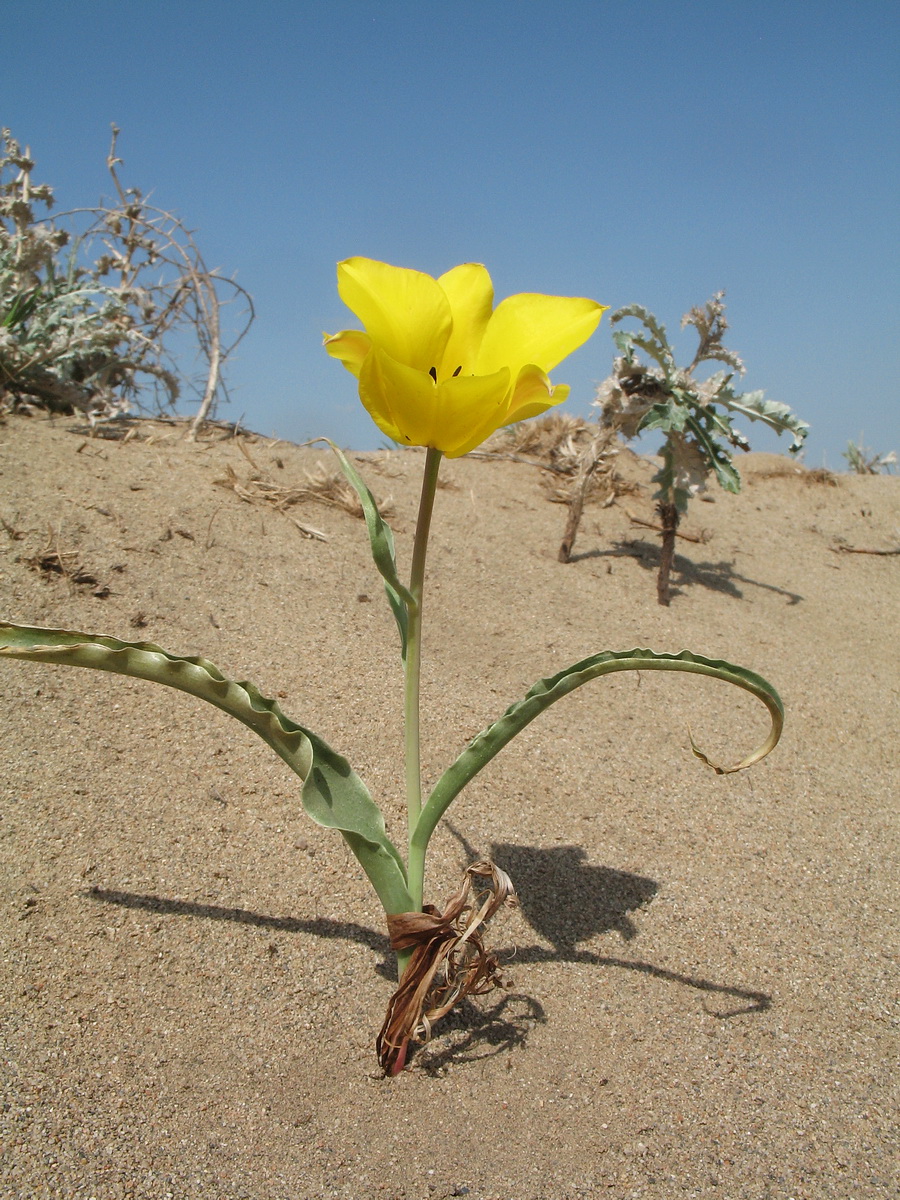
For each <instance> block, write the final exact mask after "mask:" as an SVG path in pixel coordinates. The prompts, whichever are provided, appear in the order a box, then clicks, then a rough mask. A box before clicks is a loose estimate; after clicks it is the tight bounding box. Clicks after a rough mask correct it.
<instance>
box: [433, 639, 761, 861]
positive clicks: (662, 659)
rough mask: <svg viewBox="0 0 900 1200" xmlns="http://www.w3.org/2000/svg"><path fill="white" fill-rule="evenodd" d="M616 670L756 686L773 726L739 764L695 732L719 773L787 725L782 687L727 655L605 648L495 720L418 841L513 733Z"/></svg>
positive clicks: (442, 783) (461, 761) (438, 787)
mask: <svg viewBox="0 0 900 1200" xmlns="http://www.w3.org/2000/svg"><path fill="white" fill-rule="evenodd" d="M616 671H687V672H690V673H692V674H695V675H709V676H712V677H713V678H714V679H723V680H725V681H726V682H727V683H733V684H734V685H735V686H736V687H739V688H743V689H744V690H745V691H748V692H751V693H752V694H753V695H754V696H756V697H757V698H758V699H760V700H761V701H762V702H763V704H765V706H766V708H767V709H768V710H769V716H770V718H771V721H772V728H771V730H770V732H769V736H768V738H767V739H766V740H765V742H763V744H762V745H761V746H760V747H759V748H758V749H757V750H755V751H754V752H753V753H752V754H750V755H748V756H747V757H746V758H745V759H743V760H742V761H741V762H739V763H738V764H737V766H734V767H722V766H717V765H716V764H715V763H713V762H711V761H710V759H709V758H708V757H707V756H706V755H705V754H704V753H703V752H702V751H701V750H700V749H699V748H698V747H697V745H696V744H695V743H694V740H693V738H691V748H692V750H693V752H694V754H696V756H697V757H698V758H699V759H701V761H702V762H704V763H706V764H707V765H708V766H710V767H712V769H713V770H714V771H715V772H716V773H717V774H718V775H728V774H731V773H732V772H734V771H742V770H744V769H745V768H746V767H750V766H752V765H753V764H754V763H756V762H759V761H760V759H762V758H765V756H766V755H767V754H768V753H769V752H770V751H771V750H773V749H774V748H775V746H776V745H777V744H778V739H779V738H780V737H781V730H782V727H783V725H784V707H783V705H782V703H781V700H780V699H779V696H778V693H777V692H776V691H775V689H774V688H773V687H772V685H771V684H770V683H768V682H767V681H766V680H765V679H763V678H762V676H761V675H756V674H755V673H754V672H753V671H746V670H744V669H743V668H742V667H736V666H733V665H732V664H731V663H728V662H724V661H723V660H721V659H712V658H703V657H702V656H701V655H699V654H691V653H690V652H689V651H687V650H682V651H681V653H680V654H657V653H656V652H654V651H653V650H640V649H635V650H619V651H616V650H605V651H603V652H602V653H600V654H594V655H592V656H591V657H590V658H585V659H583V660H582V661H581V662H577V663H574V664H573V665H572V666H570V667H567V668H566V669H565V670H564V671H560V672H559V674H558V675H553V676H551V677H550V678H549V679H541V680H539V681H538V682H537V683H536V684H535V685H534V687H533V688H532V689H531V691H530V692H529V693H528V695H527V696H525V697H524V699H522V700H519V701H517V703H515V704H513V705H512V706H511V707H510V708H509V709H507V711H506V712H505V713H504V714H503V716H502V717H500V719H499V720H498V721H495V722H494V723H493V725H489V726H488V728H487V729H485V730H483V731H482V732H481V733H479V734H478V736H477V737H476V738H474V739H473V740H472V741H471V742H470V743H469V745H468V746H467V747H466V749H465V750H464V751H463V752H462V754H461V755H460V756H459V758H458V759H457V760H456V762H455V763H453V764H452V765H451V766H450V767H448V768H447V770H446V771H445V772H444V774H443V775H442V776H441V778H440V779H439V780H438V782H437V783H436V784H435V787H434V790H433V791H432V793H431V795H430V796H429V798H428V801H427V802H426V804H425V806H424V808H423V809H422V813H421V816H420V817H419V823H418V825H417V827H416V830H415V833H414V834H413V837H412V842H411V844H412V846H417V847H420V846H424V845H426V844H427V842H428V839H429V837H430V836H431V834H432V832H433V830H434V828H435V826H436V825H437V823H438V821H439V820H440V819H441V817H442V815H443V814H444V812H445V811H446V810H447V808H448V806H449V805H450V804H451V803H452V802H453V800H455V798H456V797H457V796H458V795H459V793H460V792H461V791H462V789H463V788H464V787H465V786H466V784H467V783H469V782H470V781H471V780H472V779H473V778H474V777H475V776H476V775H477V774H478V772H479V771H480V770H481V769H482V767H484V766H485V765H486V764H487V763H489V762H490V760H491V759H492V758H493V757H494V755H495V754H497V753H498V751H500V750H502V749H503V747H504V746H505V745H506V744H507V742H509V741H510V740H511V739H512V738H514V737H515V736H516V734H517V733H520V732H521V731H522V730H523V729H524V728H525V726H526V725H528V724H529V723H530V722H531V721H533V720H534V718H535V717H536V716H538V714H539V713H542V712H543V711H544V709H546V708H549V707H550V705H551V704H554V703H555V702H556V701H557V700H560V699H561V698H562V697H563V696H566V695H568V693H569V692H573V691H574V690H575V689H576V688H579V687H581V685H582V684H584V683H589V682H590V680H592V679H596V678H598V676H600V675H609V674H612V673H613V672H616Z"/></svg>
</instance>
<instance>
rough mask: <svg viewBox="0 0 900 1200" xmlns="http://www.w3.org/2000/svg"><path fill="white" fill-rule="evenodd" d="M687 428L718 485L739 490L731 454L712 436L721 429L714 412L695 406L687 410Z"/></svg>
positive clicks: (726, 489) (739, 482) (736, 472)
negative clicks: (693, 409) (702, 452)
mask: <svg viewBox="0 0 900 1200" xmlns="http://www.w3.org/2000/svg"><path fill="white" fill-rule="evenodd" d="M717 426H718V429H717ZM687 428H688V429H689V430H690V431H691V433H693V435H694V437H695V439H696V441H697V444H698V445H699V446H700V447H701V448H702V450H703V451H705V457H706V459H707V462H708V463H709V465H710V466H711V467H712V469H713V470H714V471H715V473H716V478H717V479H718V481H719V483H720V485H721V486H722V487H723V488H724V489H725V491H726V492H735V493H736V492H739V491H740V490H741V477H740V475H739V474H738V470H737V467H735V465H734V463H733V462H732V461H731V455H730V454H729V453H728V451H727V450H726V449H725V447H724V446H720V445H719V443H718V442H717V441H716V439H715V436H714V430H717V431H718V432H721V431H722V430H721V422H720V421H717V420H716V414H715V413H711V412H710V410H709V409H708V408H697V409H695V411H694V412H689V414H688V419H687Z"/></svg>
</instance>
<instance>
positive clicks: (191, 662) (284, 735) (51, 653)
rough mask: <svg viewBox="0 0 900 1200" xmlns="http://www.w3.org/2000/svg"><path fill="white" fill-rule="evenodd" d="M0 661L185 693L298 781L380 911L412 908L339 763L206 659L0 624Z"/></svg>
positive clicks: (378, 823)
mask: <svg viewBox="0 0 900 1200" xmlns="http://www.w3.org/2000/svg"><path fill="white" fill-rule="evenodd" d="M0 658H19V659H25V660H26V661H29V662H43V663H56V664H61V665H64V666H71V667H91V668H93V669H94V670H97V671H112V672H114V673H115V674H118V675H129V676H131V677H132V678H134V679H147V680H150V681H151V682H153V683H161V684H163V685H165V686H166V687H172V688H177V689H178V690H179V691H182V692H188V693H189V694H190V695H192V696H197V697H198V698H199V699H201V700H206V701H207V703H209V704H213V705H215V707H216V708H220V709H222V711H223V712H226V713H228V715H229V716H232V717H235V718H236V719H237V720H238V721H240V722H242V724H244V725H246V726H247V727H248V728H249V729H252V730H253V732H254V733H256V734H258V735H259V737H261V738H262V739H263V741H264V742H266V743H267V744H268V745H269V746H271V747H272V749H273V750H274V751H275V753H276V754H278V755H279V756H280V757H281V758H283V759H284V761H285V762H286V763H287V764H288V766H289V767H290V768H291V770H292V771H294V772H295V773H296V774H297V775H299V776H300V778H301V779H302V780H303V788H302V792H301V796H302V800H303V807H304V808H305V809H306V812H307V813H308V814H309V816H310V817H312V819H313V820H314V821H316V822H317V823H318V824H319V825H324V826H325V827H327V828H331V829H337V830H339V832H340V833H342V834H343V836H344V837H345V838H346V840H347V842H348V844H349V845H350V848H351V849H352V850H353V853H354V854H355V855H356V857H357V858H358V859H359V861H360V863H361V865H362V867H363V870H364V871H365V872H366V874H367V875H368V876H369V879H370V880H371V881H372V884H373V886H374V888H375V890H376V892H377V893H378V896H379V898H380V899H381V902H382V904H383V905H384V907H385V910H386V911H387V912H406V911H408V910H409V908H410V907H411V906H412V904H411V900H410V897H409V893H408V891H407V887H406V872H405V869H404V867H403V861H402V859H401V858H400V855H399V853H398V851H397V848H396V847H395V846H394V844H393V842H391V840H390V838H388V836H387V832H386V830H385V827H384V818H383V817H382V815H381V811H380V809H379V808H378V806H377V805H376V804H375V802H374V800H373V799H372V798H371V796H370V795H369V792H368V790H367V789H366V786H365V784H364V783H363V782H362V780H361V779H360V778H359V777H358V776H357V775H356V774H355V773H354V771H353V770H352V769H351V767H350V765H349V763H348V762H347V760H346V759H345V758H342V757H341V755H339V754H338V753H336V751H334V750H332V749H331V747H330V746H328V745H327V743H325V742H323V741H322V739H321V738H319V737H317V736H316V734H314V733H311V732H310V730H308V729H305V728H304V727H303V726H302V725H298V724H297V723H296V722H295V721H292V720H291V719H290V717H287V716H285V714H284V713H283V712H282V711H281V709H280V708H279V707H278V704H277V703H276V702H275V701H274V700H269V699H267V698H266V697H264V696H262V695H261V694H260V692H259V691H258V690H257V688H256V687H254V685H253V684H252V683H246V682H235V681H234V680H231V679H227V678H226V677H225V676H224V675H223V674H222V672H221V671H220V670H219V669H218V667H216V666H214V665H213V664H212V663H211V662H209V661H208V660H207V659H205V658H200V657H181V656H179V655H175V654H170V653H169V652H168V651H167V650H163V649H162V648H161V647H160V646H156V645H154V644H153V643H152V642H120V641H118V639H116V638H111V637H104V636H103V635H97V634H87V633H78V632H75V631H73V630H67V629H41V628H36V627H32V626H26V625H12V624H6V623H0Z"/></svg>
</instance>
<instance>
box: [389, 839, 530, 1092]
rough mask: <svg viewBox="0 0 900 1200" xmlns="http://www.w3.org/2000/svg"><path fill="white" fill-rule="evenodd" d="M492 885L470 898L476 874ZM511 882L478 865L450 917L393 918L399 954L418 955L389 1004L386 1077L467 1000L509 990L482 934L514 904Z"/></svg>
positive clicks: (428, 909)
mask: <svg viewBox="0 0 900 1200" xmlns="http://www.w3.org/2000/svg"><path fill="white" fill-rule="evenodd" d="M476 876H478V877H479V878H481V879H484V880H487V881H488V883H487V887H485V888H482V889H480V890H478V891H476V892H475V894H474V895H473V896H472V897H471V899H470V893H471V892H472V886H473V882H474V879H475V877H476ZM515 902H516V894H515V890H514V888H513V885H512V880H511V879H510V877H509V876H508V875H507V874H506V872H505V871H501V870H500V868H499V867H498V866H497V865H496V864H495V863H492V862H490V861H487V860H486V861H483V862H477V863H473V864H472V866H470V867H469V868H468V869H467V871H466V876H465V879H464V880H463V883H462V886H461V887H460V889H459V891H458V892H456V893H455V894H454V895H453V896H451V897H450V899H449V900H448V901H447V904H446V907H445V908H444V911H443V913H441V912H439V911H438V910H437V909H436V908H435V907H434V905H432V904H427V905H426V906H425V909H424V911H423V912H408V913H395V914H393V915H390V916H388V919H387V920H388V932H389V933H390V935H391V946H392V947H393V949H394V950H397V951H402V950H410V949H411V950H412V957H411V958H410V960H409V964H408V966H407V968H406V970H405V971H404V973H403V978H402V980H401V981H400V986H399V987H398V988H397V990H396V991H395V992H394V994H393V996H392V997H391V999H390V1003H389V1004H388V1010H387V1016H386V1017H385V1019H384V1024H383V1025H382V1027H381V1032H380V1033H379V1034H378V1039H377V1041H376V1043H375V1048H376V1050H377V1052H378V1061H379V1062H380V1063H381V1065H382V1067H383V1068H384V1071H385V1074H387V1075H397V1074H399V1072H400V1071H402V1070H403V1068H404V1067H405V1066H406V1063H407V1058H408V1054H409V1044H410V1042H419V1043H421V1042H427V1041H428V1039H429V1038H430V1037H431V1027H432V1025H433V1023H434V1022H435V1021H437V1020H439V1019H440V1018H441V1017H443V1016H446V1014H447V1013H448V1012H449V1011H450V1010H451V1008H453V1007H454V1006H455V1005H456V1004H458V1003H459V1002H460V1001H461V1000H463V999H464V998H465V997H466V996H473V995H474V996H480V995H483V994H484V993H485V992H489V991H491V989H492V988H494V987H499V986H502V982H501V980H500V979H499V978H498V975H497V972H498V969H499V966H500V964H499V961H498V959H497V957H496V956H495V955H493V954H488V953H487V951H486V950H485V948H484V943H483V941H482V936H481V930H482V927H483V926H484V925H486V924H487V922H488V921H489V920H490V919H491V917H492V916H493V915H494V914H495V913H496V912H497V910H498V909H499V908H500V907H501V906H502V905H504V904H515Z"/></svg>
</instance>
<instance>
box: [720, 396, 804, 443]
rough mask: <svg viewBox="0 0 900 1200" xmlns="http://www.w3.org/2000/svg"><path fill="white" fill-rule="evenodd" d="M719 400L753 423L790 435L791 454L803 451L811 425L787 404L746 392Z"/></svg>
mask: <svg viewBox="0 0 900 1200" xmlns="http://www.w3.org/2000/svg"><path fill="white" fill-rule="evenodd" d="M717 399H718V400H719V401H720V402H721V403H722V404H724V405H725V406H726V407H727V408H729V409H731V411H732V412H736V413H740V414H741V416H743V417H747V418H748V419H749V420H751V421H762V422H763V424H764V425H768V426H769V428H770V429H774V430H775V432H776V433H777V434H782V433H790V434H791V435H792V436H793V439H794V440H793V441H792V442H791V445H790V446H789V447H788V449H789V450H790V452H791V454H796V453H797V452H798V451H799V450H802V449H803V442H804V439H805V438H806V435H807V434H808V433H809V425H808V424H807V423H806V421H801V420H800V418H799V417H797V416H795V415H794V414H793V413H792V412H791V410H790V408H788V406H787V405H786V404H781V403H780V402H779V401H778V400H767V399H766V398H765V392H761V391H756V392H744V393H743V394H741V395H737V396H736V395H734V394H733V393H731V394H728V393H723V394H722V395H721V396H720V397H717Z"/></svg>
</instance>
